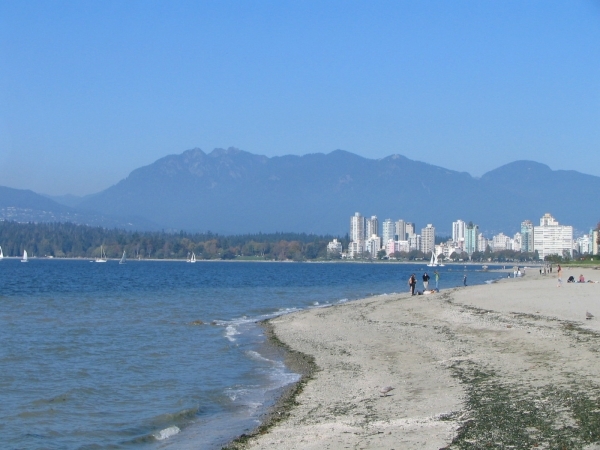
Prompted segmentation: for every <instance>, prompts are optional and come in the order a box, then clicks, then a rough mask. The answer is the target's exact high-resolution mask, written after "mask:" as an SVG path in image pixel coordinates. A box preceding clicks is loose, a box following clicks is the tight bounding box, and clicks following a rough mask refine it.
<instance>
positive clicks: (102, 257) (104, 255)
mask: <svg viewBox="0 0 600 450" xmlns="http://www.w3.org/2000/svg"><path fill="white" fill-rule="evenodd" d="M96 262H98V263H104V262H106V253H105V252H104V248H103V247H102V246H100V258H96Z"/></svg>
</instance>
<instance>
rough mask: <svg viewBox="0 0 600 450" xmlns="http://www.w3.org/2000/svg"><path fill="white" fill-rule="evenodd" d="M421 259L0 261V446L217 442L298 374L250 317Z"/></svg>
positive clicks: (473, 276)
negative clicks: (401, 261) (404, 261)
mask: <svg viewBox="0 0 600 450" xmlns="http://www.w3.org/2000/svg"><path fill="white" fill-rule="evenodd" d="M428 269H430V268H427V267H426V266H424V265H407V264H369V263H365V264H356V263H336V264H318V263H250V262H248V263H244V262H235V263H232V262H203V261H199V262H197V263H196V264H186V263H184V262H156V261H129V262H128V263H127V264H124V265H119V264H118V263H117V261H109V262H107V263H105V264H96V263H90V262H88V261H65V260H42V259H31V260H30V262H29V263H27V264H22V263H20V262H19V260H17V259H4V260H3V261H1V262H0V342H1V345H0V392H1V394H0V400H1V401H0V436H1V437H2V438H1V439H2V448H7V449H105V448H106V449H159V448H177V449H179V448H196V449H216V448H220V447H221V446H222V445H224V444H226V443H227V442H228V441H229V440H231V439H232V438H234V437H235V436H238V435H240V434H242V433H244V432H248V431H250V430H252V429H253V428H254V427H255V426H256V425H258V423H259V419H260V417H261V415H262V414H263V413H264V412H265V410H266V408H268V407H269V406H270V405H272V404H273V402H274V400H275V399H276V397H277V394H278V392H279V391H280V389H281V388H282V387H283V386H286V385H288V384H289V383H293V382H294V381H296V380H298V378H299V376H298V375H297V374H295V373H292V372H290V371H289V370H288V369H287V368H286V367H285V366H284V364H283V362H282V359H283V358H282V355H281V354H280V351H279V350H278V349H276V348H273V347H271V346H269V345H268V343H266V342H265V337H264V335H263V330H262V328H261V327H260V326H259V325H258V324H257V321H260V320H262V319H265V318H269V317H273V316H276V315H278V314H285V313H288V312H291V311H295V310H298V309H303V308H315V307H326V306H328V305H332V304H336V303H339V302H345V301H351V300H354V299H358V298H363V297H365V296H369V295H374V294H383V293H394V292H406V291H407V290H408V287H407V285H406V283H407V279H408V276H409V275H410V273H411V272H415V273H416V274H417V278H418V279H419V280H420V276H421V274H422V271H423V270H428ZM478 269H481V266H466V267H465V266H462V265H450V266H447V267H442V268H439V269H438V271H439V272H440V274H441V282H440V288H442V289H443V288H447V287H453V286H457V285H462V280H463V274H464V273H465V271H466V273H467V275H468V282H469V284H481V283H484V282H486V281H490V280H493V279H497V278H499V277H501V276H502V275H501V274H499V273H486V272H481V271H478ZM430 272H431V271H430ZM419 286H421V283H420V281H419ZM199 321H200V322H201V323H200V322H199Z"/></svg>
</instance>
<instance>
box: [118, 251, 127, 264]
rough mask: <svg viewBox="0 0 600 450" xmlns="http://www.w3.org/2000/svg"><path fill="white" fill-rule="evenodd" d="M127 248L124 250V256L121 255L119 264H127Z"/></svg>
mask: <svg viewBox="0 0 600 450" xmlns="http://www.w3.org/2000/svg"><path fill="white" fill-rule="evenodd" d="M125 259H126V257H125V250H123V256H121V260H120V261H119V264H125Z"/></svg>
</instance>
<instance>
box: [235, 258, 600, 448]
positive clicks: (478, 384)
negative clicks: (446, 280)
mask: <svg viewBox="0 0 600 450" xmlns="http://www.w3.org/2000/svg"><path fill="white" fill-rule="evenodd" d="M579 274H583V275H584V276H585V278H586V280H587V279H592V280H597V281H598V280H600V270H593V269H575V268H574V269H566V270H565V271H564V274H563V284H562V287H560V288H558V287H557V280H556V274H552V275H546V276H541V275H539V274H538V273H537V272H534V271H532V270H531V271H529V272H528V273H527V275H526V276H525V277H524V278H517V279H506V280H501V281H500V282H498V283H495V284H492V285H483V286H473V287H466V288H455V289H451V290H447V291H442V292H441V293H439V294H433V295H423V296H414V297H411V296H410V295H408V294H407V295H394V296H392V295H389V296H380V297H372V298H368V299H364V300H359V301H356V302H351V303H348V304H344V305H339V306H333V307H329V308H322V309H311V310H307V311H301V312H298V313H294V314H291V315H287V316H283V317H278V318H275V319H272V320H271V321H270V324H271V326H272V327H273V331H274V334H275V336H276V337H277V339H279V340H280V341H281V342H282V343H283V344H285V345H286V346H288V347H289V348H290V349H291V350H293V351H294V352H299V353H301V354H304V355H307V358H308V359H309V360H311V361H314V366H315V368H316V370H315V371H314V373H312V374H311V375H310V379H308V380H307V381H306V382H305V383H303V384H302V385H301V386H300V387H299V388H298V389H297V391H298V392H296V393H295V394H294V396H293V397H292V398H291V399H290V398H288V399H287V400H286V401H285V402H282V403H281V404H280V405H279V406H278V408H276V409H275V411H274V416H275V417H276V420H274V421H273V422H272V423H271V425H269V426H267V427H263V428H262V429H261V430H260V431H259V432H258V433H256V435H254V436H252V437H249V438H245V439H244V440H243V442H240V443H238V444H237V445H236V446H237V447H239V448H248V449H263V448H281V449H345V448H353V449H358V448H373V449H396V450H399V449H441V448H461V449H462V448H488V447H489V448H532V447H537V448H568V449H575V448H587V449H592V448H600V447H596V446H595V444H594V443H595V442H600V378H599V377H598V373H600V353H599V350H600V283H598V284H594V283H584V284H580V283H576V284H572V283H567V282H566V280H567V278H568V277H569V276H570V275H574V276H575V278H578V277H579ZM586 311H589V312H591V313H592V314H593V315H595V316H596V317H594V318H592V319H591V320H587V319H586ZM386 386H390V387H393V390H391V391H390V392H389V393H387V394H386V395H384V394H382V393H381V392H380V390H381V388H383V387H386Z"/></svg>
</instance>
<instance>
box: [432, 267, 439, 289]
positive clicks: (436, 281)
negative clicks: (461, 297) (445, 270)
mask: <svg viewBox="0 0 600 450" xmlns="http://www.w3.org/2000/svg"><path fill="white" fill-rule="evenodd" d="M433 274H434V275H435V289H436V291H439V288H438V283H439V282H440V274H439V272H438V271H437V270H436V271H434V272H433Z"/></svg>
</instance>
